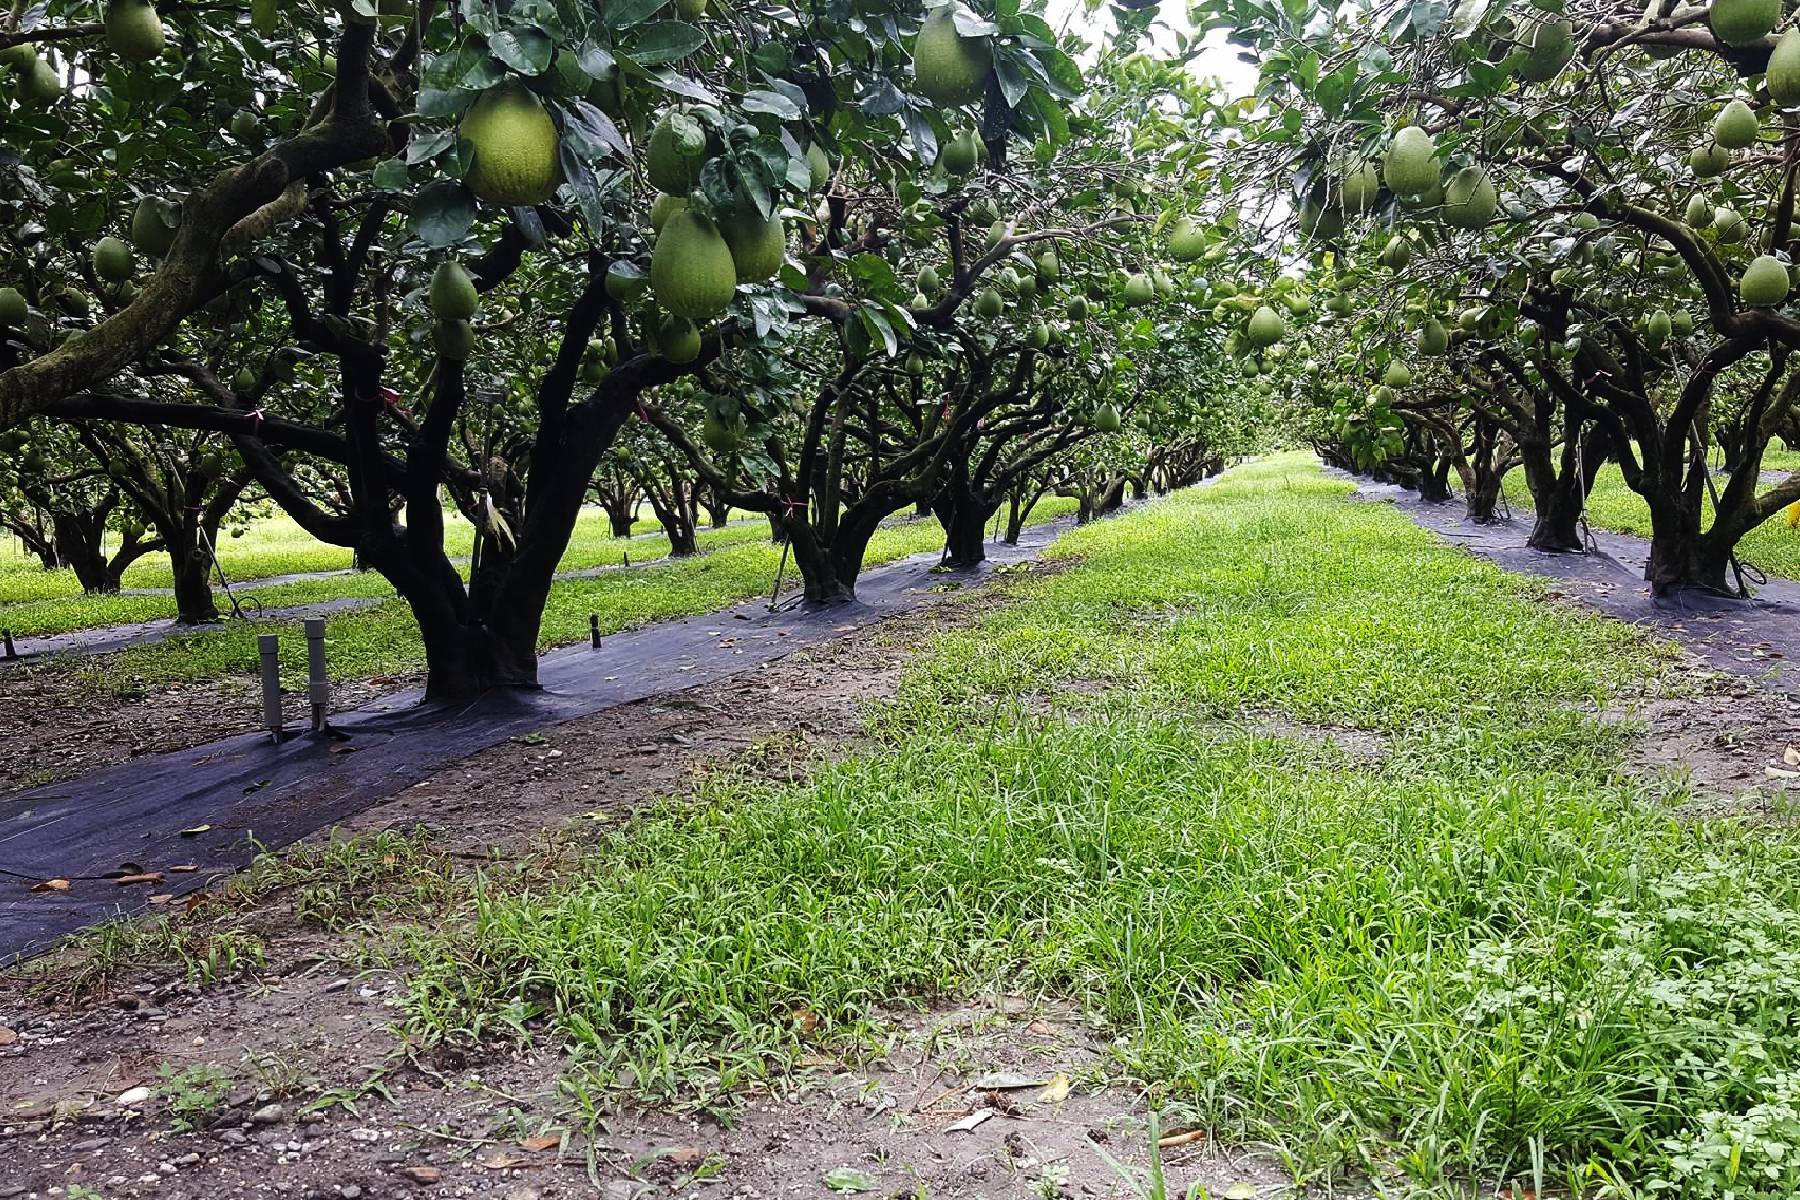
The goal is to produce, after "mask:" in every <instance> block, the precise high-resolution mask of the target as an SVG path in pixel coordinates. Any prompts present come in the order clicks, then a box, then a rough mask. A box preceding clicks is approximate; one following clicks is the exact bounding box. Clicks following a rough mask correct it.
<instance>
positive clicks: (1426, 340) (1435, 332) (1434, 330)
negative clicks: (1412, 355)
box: [1419, 317, 1450, 358]
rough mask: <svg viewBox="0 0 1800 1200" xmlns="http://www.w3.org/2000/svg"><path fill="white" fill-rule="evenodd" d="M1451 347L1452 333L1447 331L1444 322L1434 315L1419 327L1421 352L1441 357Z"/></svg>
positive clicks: (1433, 356)
mask: <svg viewBox="0 0 1800 1200" xmlns="http://www.w3.org/2000/svg"><path fill="white" fill-rule="evenodd" d="M1449 348H1450V334H1449V333H1448V332H1446V331H1445V329H1444V323H1443V322H1442V321H1440V320H1438V319H1437V318H1436V317H1433V318H1432V319H1431V320H1429V321H1427V322H1425V324H1424V325H1423V326H1422V327H1421V328H1420V329H1419V353H1420V354H1423V355H1426V356H1428V357H1431V358H1439V357H1441V356H1442V355H1443V354H1444V352H1445V351H1446V350H1448V349H1449Z"/></svg>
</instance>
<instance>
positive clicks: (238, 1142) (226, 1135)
mask: <svg viewBox="0 0 1800 1200" xmlns="http://www.w3.org/2000/svg"><path fill="white" fill-rule="evenodd" d="M219 1137H220V1138H221V1139H223V1140H224V1141H226V1142H229V1143H230V1144H231V1145H233V1146H242V1145H244V1144H245V1143H246V1142H248V1141H249V1140H250V1139H249V1138H248V1137H246V1136H244V1131H243V1130H241V1129H227V1130H226V1131H225V1132H223V1133H221V1134H220V1135H219Z"/></svg>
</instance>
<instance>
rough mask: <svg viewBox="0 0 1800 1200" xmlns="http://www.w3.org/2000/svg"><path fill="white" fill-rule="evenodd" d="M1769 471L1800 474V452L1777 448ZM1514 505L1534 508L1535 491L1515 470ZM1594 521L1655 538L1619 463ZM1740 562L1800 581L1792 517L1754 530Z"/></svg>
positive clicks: (1603, 482) (1510, 478)
mask: <svg viewBox="0 0 1800 1200" xmlns="http://www.w3.org/2000/svg"><path fill="white" fill-rule="evenodd" d="M1763 467H1764V469H1765V470H1769V471H1791V470H1792V471H1800V452H1796V451H1792V450H1782V449H1779V448H1776V447H1771V448H1770V449H1769V452H1768V454H1767V455H1766V456H1765V459H1764V463H1763ZM1505 488H1506V498H1507V500H1508V502H1510V503H1512V504H1514V505H1516V506H1518V507H1520V508H1523V509H1526V510H1527V511H1529V510H1530V509H1531V490H1530V489H1529V488H1527V487H1526V486H1525V473H1524V472H1523V471H1511V472H1508V474H1507V476H1506V483H1505ZM1702 505H1703V507H1704V509H1705V514H1706V516H1705V519H1706V520H1707V521H1708V522H1711V520H1712V501H1711V500H1710V499H1707V500H1703V501H1702ZM1588 522H1589V524H1591V525H1593V526H1594V527H1595V528H1596V529H1609V530H1612V531H1613V532H1614V533H1629V534H1634V535H1636V536H1637V537H1642V538H1647V537H1649V536H1650V508H1649V506H1648V505H1646V504H1645V503H1644V499H1643V497H1642V496H1639V495H1638V494H1637V493H1636V492H1634V491H1632V490H1631V488H1630V487H1628V486H1627V485H1626V483H1625V477H1624V475H1622V474H1620V472H1619V467H1618V464H1617V463H1608V464H1607V465H1606V466H1605V467H1604V468H1602V469H1601V471H1600V474H1599V475H1598V476H1597V477H1596V478H1595V480H1594V490H1593V492H1592V494H1590V495H1589V496H1588ZM1738 559H1739V561H1741V562H1743V563H1744V564H1745V565H1747V566H1750V567H1754V568H1755V569H1756V570H1758V571H1761V572H1762V573H1763V574H1765V575H1779V576H1782V577H1783V578H1786V579H1800V530H1795V529H1789V528H1788V523H1787V517H1786V516H1785V515H1784V514H1782V513H1776V514H1775V515H1774V516H1773V517H1771V518H1769V519H1768V520H1767V521H1764V522H1763V523H1762V524H1761V525H1758V526H1757V527H1756V528H1755V529H1752V530H1751V531H1750V532H1749V533H1747V534H1745V535H1744V538H1743V540H1742V541H1740V542H1739V543H1738Z"/></svg>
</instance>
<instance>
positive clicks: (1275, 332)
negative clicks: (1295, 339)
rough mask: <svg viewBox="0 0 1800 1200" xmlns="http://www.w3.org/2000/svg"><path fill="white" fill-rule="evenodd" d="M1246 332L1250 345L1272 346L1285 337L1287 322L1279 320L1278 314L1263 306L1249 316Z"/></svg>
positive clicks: (1279, 315)
mask: <svg viewBox="0 0 1800 1200" xmlns="http://www.w3.org/2000/svg"><path fill="white" fill-rule="evenodd" d="M1247 332H1248V334H1249V337H1250V343H1251V344H1252V345H1254V346H1260V347H1267V346H1273V345H1274V344H1275V343H1276V342H1279V341H1280V340H1281V339H1282V338H1283V337H1285V336H1286V335H1287V322H1286V321H1284V320H1282V319H1281V314H1280V313H1278V312H1276V311H1275V310H1274V309H1272V308H1270V307H1269V306H1268V305H1266V304H1265V305H1263V306H1262V307H1260V308H1258V309H1257V310H1256V311H1255V312H1254V313H1252V314H1251V315H1250V324H1249V326H1248V329H1247Z"/></svg>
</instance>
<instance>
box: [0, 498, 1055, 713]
mask: <svg viewBox="0 0 1800 1200" xmlns="http://www.w3.org/2000/svg"><path fill="white" fill-rule="evenodd" d="M1074 506H1075V501H1073V500H1067V499H1064V498H1060V497H1055V498H1046V499H1045V500H1044V501H1043V502H1040V503H1039V505H1038V506H1037V508H1036V509H1035V510H1034V511H1033V512H1032V521H1033V522H1034V523H1036V522H1041V521H1048V520H1052V519H1054V518H1056V517H1059V516H1063V515H1066V514H1067V513H1068V512H1070V511H1072V510H1073V508H1074ZM699 541H700V546H701V549H702V551H703V553H702V554H700V555H698V556H696V557H692V558H685V559H676V560H672V561H669V562H667V563H659V564H656V565H652V566H644V567H639V568H635V569H633V570H630V571H618V572H611V573H607V574H602V575H598V576H595V577H592V578H586V579H565V580H560V581H558V582H557V583H556V584H555V585H554V586H553V587H552V588H551V591H550V598H549V602H548V604H547V605H546V608H545V612H544V621H543V632H542V636H541V639H540V641H541V644H542V645H543V646H544V647H545V648H548V647H551V646H556V645H563V644H567V643H570V642H578V641H581V640H583V639H585V638H586V637H587V636H588V614H589V613H596V614H598V615H599V617H600V629H601V632H602V633H603V634H605V633H617V632H619V631H621V630H625V629H632V628H636V627H638V626H640V625H645V624H648V623H650V622H653V621H658V620H664V619H668V618H671V617H684V616H694V615H697V614H700V613H705V612H710V611H713V610H714V609H718V608H723V607H726V606H729V605H731V604H735V603H738V602H740V601H743V600H747V599H750V598H753V597H755V596H759V595H764V596H766V595H767V594H768V593H769V591H770V590H771V588H772V587H773V585H774V582H775V578H776V574H777V571H778V570H779V569H780V565H781V558H782V553H781V548H780V547H778V546H775V545H773V544H771V543H770V542H769V541H768V531H767V527H766V526H764V525H762V524H759V523H754V522H753V523H746V524H740V525H729V526H726V527H724V528H721V529H710V530H704V531H702V532H701V533H700V534H699ZM942 544H943V534H942V531H941V529H940V528H939V526H938V524H937V522H936V521H912V522H903V523H898V524H893V525H888V526H884V527H883V528H882V529H881V530H879V531H878V532H877V533H876V535H875V538H874V539H873V540H872V541H871V543H870V546H869V551H868V555H867V558H866V560H865V561H866V562H867V564H868V565H869V566H876V565H879V564H881V563H886V562H892V561H893V560H895V559H898V558H904V557H906V556H907V555H910V554H917V553H922V552H925V551H929V550H933V549H936V548H938V547H939V546H941V545H942ZM627 551H629V552H630V554H631V555H632V557H633V559H635V560H638V561H643V560H645V559H652V558H656V557H658V556H660V555H663V554H666V553H667V551H668V543H667V542H666V540H663V539H661V538H644V539H634V540H633V541H631V542H629V543H621V542H618V541H609V542H606V543H604V544H601V543H581V542H578V543H577V545H576V546H575V547H573V548H572V549H571V552H570V555H566V556H565V557H564V560H563V562H564V565H565V569H580V568H579V567H570V565H569V564H570V563H571V561H574V562H579V563H581V564H582V565H597V564H601V563H616V562H618V561H619V560H620V559H621V558H622V557H623V555H624V554H625V553H626V552H627ZM786 577H787V579H788V581H789V582H790V583H792V582H797V578H796V576H795V574H794V570H793V564H792V563H791V562H789V563H788V564H787V576H786ZM250 595H252V596H254V597H255V599H256V600H257V601H258V602H260V603H261V604H262V605H263V606H264V607H265V608H276V607H281V606H287V605H295V604H305V603H313V602H316V601H319V600H327V599H332V598H336V597H341V596H355V595H365V596H370V597H375V598H380V599H382V600H383V602H382V603H380V604H377V605H374V606H372V607H368V608H361V609H356V610H353V611H347V612H340V613H336V614H333V615H331V616H330V617H328V618H327V625H326V638H327V643H328V645H329V648H330V666H331V670H332V674H333V676H334V677H335V678H338V679H367V678H385V677H391V676H395V675H402V674H406V673H409V672H413V671H417V670H420V669H422V668H423V667H424V665H425V655H424V647H423V645H422V643H421V642H420V640H419V635H418V626H417V624H416V623H415V622H414V621H413V618H412V614H411V611H410V610H409V609H408V608H407V606H406V604H405V603H404V602H402V601H401V600H399V599H398V598H397V597H395V596H394V594H393V591H392V589H390V588H389V587H388V586H387V584H386V583H385V581H383V580H382V579H381V578H380V577H379V576H375V575H357V576H345V577H340V578H334V579H329V580H309V581H302V582H295V583H288V584H281V585H277V586H273V587H269V588H264V589H259V590H257V591H255V592H253V593H250ZM108 599H118V600H122V601H125V600H132V599H137V598H136V597H111V598H107V597H79V598H77V599H76V600H74V601H67V602H59V601H45V602H40V603H41V605H42V608H41V609H40V608H39V606H38V605H16V606H13V607H11V608H0V619H5V620H9V621H15V624H13V626H12V628H13V630H14V632H16V633H26V632H62V631H63V630H62V628H58V627H57V626H58V624H59V622H63V621H73V620H77V619H78V614H77V613H75V612H73V611H70V610H65V609H63V608H59V607H57V606H58V605H59V604H69V605H87V604H94V603H96V602H97V601H103V600H108ZM153 599H154V598H153ZM34 613H36V614H40V619H39V621H38V623H37V625H35V626H34V625H33V624H31V623H30V622H29V621H27V620H24V619H22V618H20V614H26V616H30V615H32V614H34ZM100 623H101V624H104V623H105V622H100ZM75 627H76V628H83V627H86V626H82V625H76V626H75ZM298 628H299V623H298V621H296V620H292V619H287V620H283V619H279V618H274V619H261V620H257V619H252V620H247V621H233V622H228V623H226V624H224V625H217V626H208V627H205V628H202V629H199V630H197V631H196V632H194V633H191V634H184V635H181V636H177V637H172V638H169V639H167V640H165V641H162V642H159V643H157V644H155V645H150V646H140V647H134V648H132V649H129V650H124V651H120V652H118V653H116V654H108V655H104V656H95V657H93V658H91V659H82V658H71V659H69V660H67V661H66V662H65V663H64V664H63V666H62V667H61V669H64V670H68V671H72V672H77V673H81V674H83V675H84V677H85V678H86V679H88V680H89V681H91V683H92V686H93V687H94V688H95V689H96V690H99V691H102V692H109V693H111V694H115V695H122V696H131V695H137V694H139V693H141V692H142V690H143V689H144V688H146V687H149V686H153V685H156V684H164V683H172V682H198V681H203V680H211V679H219V678H225V677H233V676H238V677H245V678H248V677H249V676H250V675H252V674H253V673H254V672H255V669H256V663H257V649H256V639H257V636H258V635H259V634H263V633H286V634H290V635H291V634H293V633H295V632H297V630H298ZM282 654H283V659H282V663H283V670H284V672H285V674H286V675H287V677H288V678H289V679H290V680H300V679H303V678H304V672H305V645H304V643H303V641H302V640H301V639H300V638H298V637H293V636H289V637H285V638H284V639H283V643H282Z"/></svg>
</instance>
